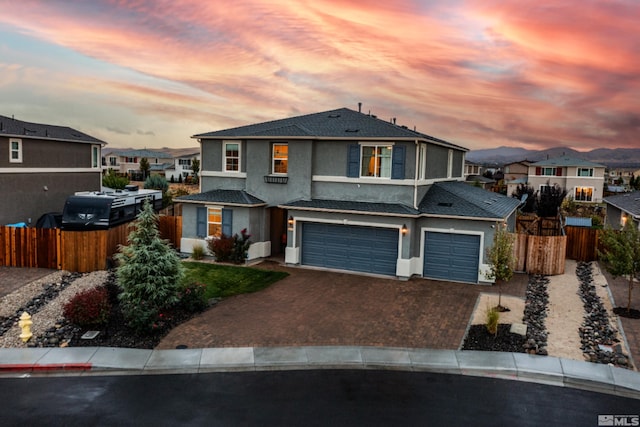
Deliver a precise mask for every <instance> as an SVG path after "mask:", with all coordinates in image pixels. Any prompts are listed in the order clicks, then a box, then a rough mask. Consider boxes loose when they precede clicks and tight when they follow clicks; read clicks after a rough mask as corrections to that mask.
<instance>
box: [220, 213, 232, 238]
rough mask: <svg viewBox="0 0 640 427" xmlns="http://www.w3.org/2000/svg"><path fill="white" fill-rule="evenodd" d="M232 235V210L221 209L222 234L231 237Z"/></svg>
mask: <svg viewBox="0 0 640 427" xmlns="http://www.w3.org/2000/svg"><path fill="white" fill-rule="evenodd" d="M231 233H233V210H231V209H222V234H224V235H225V236H231Z"/></svg>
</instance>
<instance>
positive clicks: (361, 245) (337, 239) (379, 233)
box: [301, 223, 398, 275]
mask: <svg viewBox="0 0 640 427" xmlns="http://www.w3.org/2000/svg"><path fill="white" fill-rule="evenodd" d="M301 252H302V264H304V265H313V266H318V267H326V268H336V269H341V270H352V271H362V272H369V273H377V274H386V275H395V273H396V263H397V258H398V231H397V230H395V229H384V228H375V227H364V226H347V225H341V224H322V223H303V225H302V242H301Z"/></svg>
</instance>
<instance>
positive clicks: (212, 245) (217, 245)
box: [207, 234, 234, 262]
mask: <svg viewBox="0 0 640 427" xmlns="http://www.w3.org/2000/svg"><path fill="white" fill-rule="evenodd" d="M207 246H208V248H209V252H211V253H212V254H213V255H214V256H215V257H216V261H218V262H226V261H229V259H230V258H231V253H232V252H233V246H234V240H233V237H228V236H225V235H224V234H223V235H221V236H220V237H215V238H212V239H209V240H208V241H207Z"/></svg>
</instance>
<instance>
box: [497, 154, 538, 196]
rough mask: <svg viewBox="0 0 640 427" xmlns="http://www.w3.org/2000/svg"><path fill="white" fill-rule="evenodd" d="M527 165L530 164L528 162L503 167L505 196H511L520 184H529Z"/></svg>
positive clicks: (523, 161)
mask: <svg viewBox="0 0 640 427" xmlns="http://www.w3.org/2000/svg"><path fill="white" fill-rule="evenodd" d="M529 165H531V162H530V161H528V160H522V161H519V162H513V163H509V164H506V165H504V168H503V171H504V183H505V185H506V186H507V196H511V195H512V194H513V193H514V192H515V191H516V189H517V188H518V186H519V185H520V184H527V183H528V182H529Z"/></svg>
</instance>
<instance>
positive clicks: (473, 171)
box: [464, 160, 482, 178]
mask: <svg viewBox="0 0 640 427" xmlns="http://www.w3.org/2000/svg"><path fill="white" fill-rule="evenodd" d="M476 175H482V165H480V164H478V163H474V162H470V161H469V160H465V161H464V177H465V178H466V177H468V176H476Z"/></svg>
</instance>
